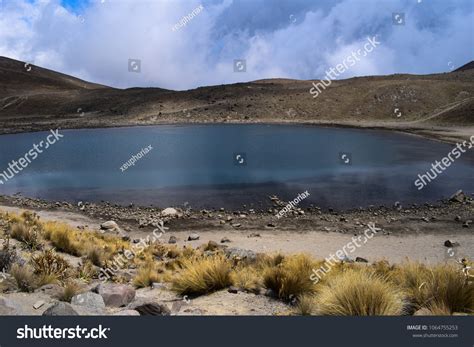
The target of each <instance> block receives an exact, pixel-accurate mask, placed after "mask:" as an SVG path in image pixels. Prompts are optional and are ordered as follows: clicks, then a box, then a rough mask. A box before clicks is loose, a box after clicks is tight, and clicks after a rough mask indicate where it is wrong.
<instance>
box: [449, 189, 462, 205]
mask: <svg viewBox="0 0 474 347" xmlns="http://www.w3.org/2000/svg"><path fill="white" fill-rule="evenodd" d="M449 200H450V201H453V202H464V200H466V195H465V194H464V192H463V191H462V190H461V189H460V190H458V191H457V192H456V193H454V194H453V195H451V197H450V198H449Z"/></svg>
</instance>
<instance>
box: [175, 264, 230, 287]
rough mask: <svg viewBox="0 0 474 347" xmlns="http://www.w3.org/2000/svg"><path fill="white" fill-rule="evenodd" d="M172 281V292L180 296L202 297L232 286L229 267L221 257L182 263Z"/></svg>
mask: <svg viewBox="0 0 474 347" xmlns="http://www.w3.org/2000/svg"><path fill="white" fill-rule="evenodd" d="M182 267H183V268H182V270H181V271H180V273H179V275H177V276H176V277H175V278H174V279H173V282H172V284H173V290H174V291H176V292H177V293H178V294H180V295H203V294H207V293H211V292H214V291H216V290H220V289H224V288H226V287H228V286H230V285H232V278H231V265H230V263H229V261H228V259H226V258H225V257H223V256H221V255H217V256H213V257H208V258H204V259H187V260H185V261H183V264H182Z"/></svg>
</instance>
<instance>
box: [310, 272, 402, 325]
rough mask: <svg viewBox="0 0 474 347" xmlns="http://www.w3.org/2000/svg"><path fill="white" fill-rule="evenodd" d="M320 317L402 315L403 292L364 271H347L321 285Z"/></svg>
mask: <svg viewBox="0 0 474 347" xmlns="http://www.w3.org/2000/svg"><path fill="white" fill-rule="evenodd" d="M317 300H318V303H319V305H318V313H319V314H321V315H329V316H382V315H388V316H392V315H402V314H403V313H404V301H403V296H402V294H401V292H400V291H399V290H398V289H397V288H396V287H395V286H393V285H392V284H391V283H389V282H387V281H386V280H384V279H383V278H381V277H379V276H376V275H374V274H372V275H370V274H367V273H366V272H363V271H357V270H348V271H345V272H344V273H342V274H340V275H338V276H335V277H332V278H331V280H330V281H329V282H328V283H327V284H325V285H322V286H321V288H320V290H319V294H318V296H317Z"/></svg>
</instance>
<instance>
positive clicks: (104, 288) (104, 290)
mask: <svg viewBox="0 0 474 347" xmlns="http://www.w3.org/2000/svg"><path fill="white" fill-rule="evenodd" d="M97 290H98V293H99V294H100V295H101V296H102V299H103V300H104V303H105V305H106V306H114V307H121V306H126V305H128V304H129V303H130V302H132V300H133V299H134V298H135V289H134V288H133V287H131V286H129V285H125V284H113V283H102V284H100V285H99V287H98V288H97Z"/></svg>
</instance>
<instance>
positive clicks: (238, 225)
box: [231, 223, 242, 228]
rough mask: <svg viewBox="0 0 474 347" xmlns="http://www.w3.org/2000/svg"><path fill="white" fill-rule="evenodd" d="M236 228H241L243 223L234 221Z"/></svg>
mask: <svg viewBox="0 0 474 347" xmlns="http://www.w3.org/2000/svg"><path fill="white" fill-rule="evenodd" d="M231 225H232V226H233V227H234V228H240V227H241V226H242V224H240V223H233V224H231Z"/></svg>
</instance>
